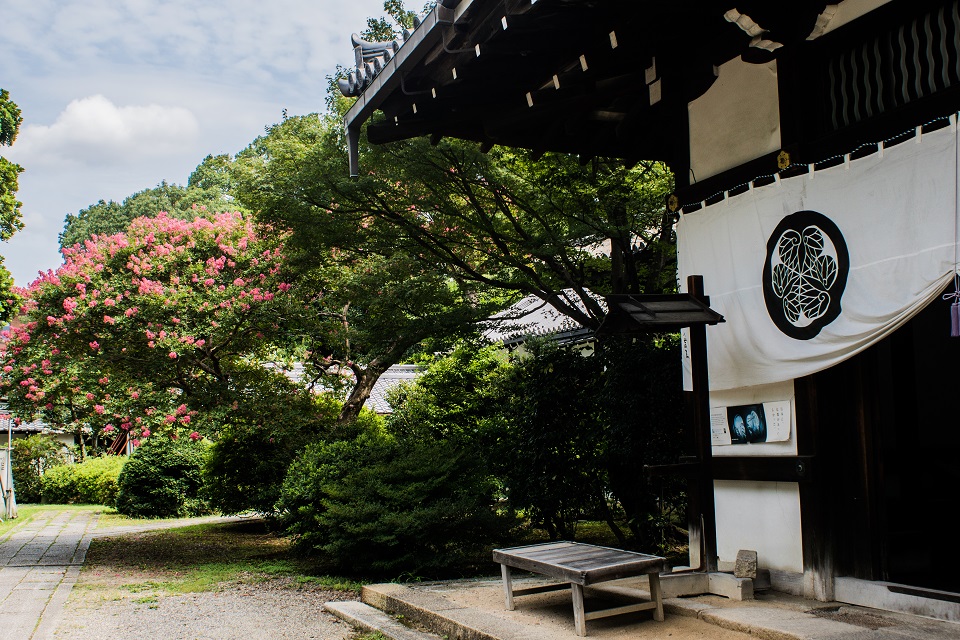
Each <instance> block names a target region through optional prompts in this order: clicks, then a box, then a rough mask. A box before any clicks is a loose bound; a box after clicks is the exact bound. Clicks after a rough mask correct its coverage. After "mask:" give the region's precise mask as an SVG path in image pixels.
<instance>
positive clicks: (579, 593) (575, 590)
mask: <svg viewBox="0 0 960 640" xmlns="http://www.w3.org/2000/svg"><path fill="white" fill-rule="evenodd" d="M570 591H571V594H572V596H573V624H574V626H575V627H576V629H577V635H578V636H580V637H583V636H585V635H587V619H586V617H585V616H584V613H583V587H582V586H580V585H579V584H577V583H576V582H571V583H570Z"/></svg>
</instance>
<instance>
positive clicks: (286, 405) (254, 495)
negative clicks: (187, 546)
mask: <svg viewBox="0 0 960 640" xmlns="http://www.w3.org/2000/svg"><path fill="white" fill-rule="evenodd" d="M341 406H342V403H341V402H339V401H337V400H336V399H335V398H333V397H332V396H328V395H316V394H312V393H309V392H300V393H296V392H293V391H291V392H290V393H289V394H286V396H285V397H283V398H278V399H276V400H275V402H274V403H273V404H272V406H266V405H264V406H261V407H255V409H258V410H256V411H250V412H248V413H244V412H236V411H235V412H232V413H230V414H228V415H224V416H223V420H222V422H221V424H220V431H219V434H218V436H217V438H216V442H215V443H214V445H213V446H212V447H211V450H210V457H209V458H208V459H207V464H206V466H205V467H204V470H203V482H204V487H205V489H204V492H205V495H207V496H208V498H209V500H210V505H211V506H212V507H213V508H215V509H216V510H218V511H220V512H221V513H242V512H244V511H249V510H253V511H257V512H259V513H263V514H272V513H273V510H274V504H275V503H276V502H277V500H278V499H279V498H280V487H281V485H282V484H283V478H284V476H285V475H286V473H287V467H289V466H290V463H291V462H293V460H295V459H296V457H297V456H298V455H299V454H300V452H301V451H303V449H304V448H305V447H306V446H307V445H308V444H310V443H311V442H316V441H317V440H320V439H328V438H330V437H331V436H332V435H333V432H334V431H335V429H336V427H335V423H336V420H337V415H338V414H339V412H340V407H341ZM379 420H380V418H379V417H378V416H377V415H376V414H374V413H373V412H371V411H364V412H362V413H361V415H360V420H359V421H360V422H362V423H365V424H367V423H371V424H372V423H373V422H376V421H379Z"/></svg>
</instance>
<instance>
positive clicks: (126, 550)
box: [82, 519, 363, 594]
mask: <svg viewBox="0 0 960 640" xmlns="http://www.w3.org/2000/svg"><path fill="white" fill-rule="evenodd" d="M265 580H282V581H283V586H285V587H286V588H291V589H307V588H322V589H328V590H336V591H348V592H353V593H358V592H359V590H360V588H361V586H362V584H363V583H362V582H358V581H356V580H350V579H345V578H339V577H335V576H328V575H325V574H324V573H323V572H322V571H321V570H319V568H318V567H317V566H316V565H315V564H313V563H311V562H309V561H307V560H304V559H302V558H300V557H298V556H297V555H296V554H295V553H294V551H293V549H292V544H291V542H290V541H289V540H288V539H287V538H283V537H281V536H278V535H275V534H273V533H271V532H270V531H269V530H268V529H267V527H266V526H265V524H264V523H263V522H262V521H260V520H255V519H251V520H245V521H242V522H229V523H220V522H217V523H203V524H197V525H191V526H187V527H179V528H176V529H167V530H162V531H154V532H149V533H140V534H129V535H122V536H117V537H112V538H100V539H96V540H94V541H93V542H92V543H91V545H90V549H89V551H88V552H87V558H86V562H85V564H84V569H83V574H82V582H83V584H84V586H85V587H87V588H99V587H98V585H99V586H103V587H104V588H120V589H123V590H125V591H128V592H131V593H143V592H146V591H152V592H159V591H163V592H167V593H177V594H180V593H194V592H199V591H211V590H216V589H218V588H220V587H221V586H222V585H224V584H225V583H257V582H263V581H265Z"/></svg>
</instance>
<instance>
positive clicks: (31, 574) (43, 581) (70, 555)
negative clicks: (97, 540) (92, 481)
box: [0, 510, 97, 640]
mask: <svg viewBox="0 0 960 640" xmlns="http://www.w3.org/2000/svg"><path fill="white" fill-rule="evenodd" d="M96 521H97V515H96V514H95V513H94V512H93V511H73V510H64V511H48V512H43V513H40V514H38V515H37V516H36V517H35V518H34V519H33V520H32V521H30V522H28V523H27V524H25V525H23V526H21V527H17V528H16V529H14V531H13V533H12V534H11V535H10V536H9V537H8V538H7V539H6V540H4V541H3V543H2V544H0V640H47V639H48V638H52V637H53V631H54V629H56V626H57V621H58V619H59V616H60V614H61V612H62V611H63V605H64V603H65V602H66V600H67V597H68V596H69V595H70V589H72V588H73V585H74V583H75V582H76V581H77V577H78V576H79V575H80V567H81V565H83V560H84V557H85V556H86V553H87V548H88V547H89V546H90V540H91V538H92V531H93V529H94V528H95V527H96Z"/></svg>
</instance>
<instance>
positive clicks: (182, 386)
mask: <svg viewBox="0 0 960 640" xmlns="http://www.w3.org/2000/svg"><path fill="white" fill-rule="evenodd" d="M284 240H285V234H282V233H276V232H272V231H270V230H269V229H268V230H265V231H262V232H260V233H258V232H257V230H256V229H255V228H254V226H253V225H252V224H251V222H250V221H249V220H248V219H246V218H245V217H244V216H243V215H241V214H239V213H221V214H215V215H209V216H201V217H197V218H196V219H194V220H192V221H185V220H179V219H173V218H170V217H168V216H166V215H165V214H160V215H159V216H157V217H155V218H138V219H136V220H134V221H133V222H132V224H131V225H130V227H129V228H128V230H127V232H126V233H118V234H115V235H110V236H93V237H92V238H91V239H90V240H88V241H86V242H85V243H84V244H82V245H75V246H74V247H72V248H69V249H65V250H64V251H63V254H64V264H63V265H62V266H61V267H60V268H59V269H57V270H56V271H50V272H47V273H46V274H43V275H42V276H41V277H40V278H38V279H37V280H36V281H35V282H34V283H33V284H31V285H30V287H29V288H28V289H27V290H26V291H25V292H24V296H25V298H26V299H27V303H26V304H25V306H24V308H23V313H22V314H21V316H20V318H18V320H17V321H16V322H15V323H14V324H13V326H12V328H11V329H10V330H8V331H7V332H6V333H5V334H4V336H3V340H2V344H0V359H2V363H3V372H4V375H3V376H2V377H0V385H2V386H3V390H4V392H5V394H6V395H7V396H8V397H9V399H10V402H11V405H12V408H13V409H14V410H15V411H16V413H17V414H18V415H21V416H24V417H27V416H29V417H37V418H40V419H43V420H44V421H46V422H47V423H49V424H53V425H57V426H61V427H65V428H68V429H72V430H74V431H78V432H79V431H86V430H87V429H89V430H90V431H92V432H93V433H94V434H102V435H103V436H106V437H107V438H106V439H109V438H110V437H111V436H115V435H117V434H124V435H128V436H129V437H130V438H132V439H134V441H135V442H136V441H137V440H139V439H142V438H145V437H149V436H150V435H151V434H156V433H165V434H170V435H171V436H173V437H179V436H180V435H183V436H187V437H192V438H197V437H199V436H200V435H201V434H204V433H208V432H210V431H211V430H213V429H216V428H217V427H218V426H219V425H221V424H222V423H223V422H224V421H230V420H237V419H240V418H242V417H243V416H244V415H247V414H252V418H251V419H253V420H257V419H259V420H261V421H262V420H263V419H264V417H263V416H262V415H259V417H258V414H260V412H262V411H263V407H265V406H270V405H271V404H273V405H275V404H276V403H277V402H278V398H282V397H283V396H284V395H285V394H296V393H298V391H297V389H296V388H295V387H294V386H293V385H292V383H290V381H289V380H288V379H287V378H286V377H285V376H284V375H283V374H282V372H281V371H279V370H278V369H277V368H272V367H270V366H269V363H270V362H272V361H273V360H274V359H276V357H277V354H278V353H282V352H283V348H284V346H285V345H286V344H287V342H286V341H287V335H286V333H285V328H286V327H289V326H291V325H299V324H300V322H298V320H297V319H296V318H293V317H291V313H297V311H298V310H302V309H303V305H301V304H294V303H293V301H292V298H291V293H290V292H291V289H292V285H291V284H290V283H288V282H287V281H286V277H287V274H286V272H285V268H284V254H283V251H284V246H283V243H284Z"/></svg>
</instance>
